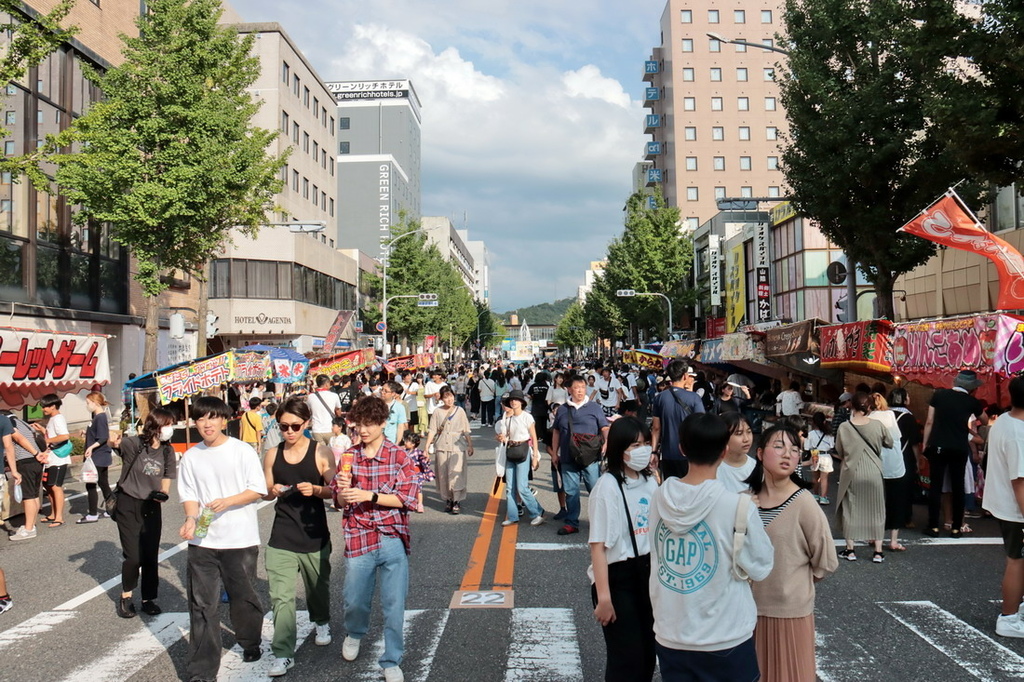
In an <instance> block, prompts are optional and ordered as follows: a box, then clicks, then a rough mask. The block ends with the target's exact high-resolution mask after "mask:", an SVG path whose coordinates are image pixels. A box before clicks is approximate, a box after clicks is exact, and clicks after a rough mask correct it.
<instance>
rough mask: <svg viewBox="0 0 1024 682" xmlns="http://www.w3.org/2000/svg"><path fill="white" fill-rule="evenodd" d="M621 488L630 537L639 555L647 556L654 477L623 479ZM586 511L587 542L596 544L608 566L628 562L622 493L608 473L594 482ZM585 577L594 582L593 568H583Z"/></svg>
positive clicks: (630, 550)
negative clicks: (630, 529) (631, 530)
mask: <svg viewBox="0 0 1024 682" xmlns="http://www.w3.org/2000/svg"><path fill="white" fill-rule="evenodd" d="M622 488H623V490H624V491H625V493H626V502H627V503H628V504H629V514H630V516H631V517H632V518H631V519H630V520H629V524H630V527H632V529H633V538H634V539H635V540H636V548H637V550H638V551H639V552H640V556H643V555H645V554H650V553H651V543H650V534H649V532H648V531H649V529H650V524H649V523H648V519H649V517H650V510H651V500H652V499H653V498H654V491H655V490H657V489H658V482H657V481H656V480H654V477H653V476H651V477H649V478H646V479H645V478H644V477H643V476H640V477H639V478H637V479H635V480H634V479H631V478H628V477H624V478H623V481H622ZM587 511H588V513H589V516H590V538H589V539H588V542H600V543H602V544H603V545H604V547H605V557H606V558H607V559H608V563H609V564H614V563H617V562H619V561H625V560H626V559H631V558H633V556H635V555H634V554H633V543H632V542H630V541H629V534H628V532H627V530H626V523H627V521H626V509H625V507H624V506H623V504H622V493H620V492H619V483H618V481H616V480H615V477H614V476H612V475H611V474H608V473H606V474H603V475H602V476H601V478H599V479H597V485H595V486H594V489H593V490H592V491H590V501H589V502H588V506H587ZM587 576H588V577H589V578H590V582H591V583H593V582H594V566H593V564H591V565H590V566H588V567H587Z"/></svg>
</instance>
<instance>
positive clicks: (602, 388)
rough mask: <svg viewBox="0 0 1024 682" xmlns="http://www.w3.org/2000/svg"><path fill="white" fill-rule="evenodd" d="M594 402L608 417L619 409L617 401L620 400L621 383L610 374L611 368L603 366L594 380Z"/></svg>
mask: <svg viewBox="0 0 1024 682" xmlns="http://www.w3.org/2000/svg"><path fill="white" fill-rule="evenodd" d="M594 391H595V393H594V397H595V402H597V404H598V405H600V406H601V409H603V410H604V415H605V416H606V417H610V416H612V415H613V414H615V412H616V411H617V410H618V409H619V401H620V400H622V383H621V382H620V381H619V380H618V378H616V377H615V376H613V375H612V370H611V369H610V368H608V367H605V368H604V369H602V370H601V376H599V377H597V379H595V380H594Z"/></svg>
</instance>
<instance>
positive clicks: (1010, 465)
mask: <svg viewBox="0 0 1024 682" xmlns="http://www.w3.org/2000/svg"><path fill="white" fill-rule="evenodd" d="M1018 478H1024V421H1021V420H1020V419H1017V418H1015V417H1011V416H1010V415H1009V413H1007V414H1004V415H1002V416H1001V417H999V418H998V419H996V422H995V424H993V425H992V428H991V429H989V432H988V471H987V472H985V497H984V499H983V500H982V503H981V506H982V507H983V508H984V509H986V510H987V511H989V512H990V513H991V514H992V516H994V517H996V518H997V519H1002V520H1003V521H1014V522H1016V523H1024V514H1022V513H1021V509H1020V506H1019V505H1018V504H1017V498H1016V496H1015V495H1014V494H1013V481H1014V480H1016V479H1018Z"/></svg>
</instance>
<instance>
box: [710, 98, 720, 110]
mask: <svg viewBox="0 0 1024 682" xmlns="http://www.w3.org/2000/svg"><path fill="white" fill-rule="evenodd" d="M721 110H722V98H721V97H712V98H711V111H721Z"/></svg>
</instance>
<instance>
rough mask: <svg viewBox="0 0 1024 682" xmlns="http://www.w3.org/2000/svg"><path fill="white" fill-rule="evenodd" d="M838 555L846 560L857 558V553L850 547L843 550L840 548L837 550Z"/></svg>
mask: <svg viewBox="0 0 1024 682" xmlns="http://www.w3.org/2000/svg"><path fill="white" fill-rule="evenodd" d="M839 556H840V557H842V558H843V559H846V560H847V561H856V560H857V555H856V554H855V553H854V551H853V550H852V549H844V550H842V551H841V552H839Z"/></svg>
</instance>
